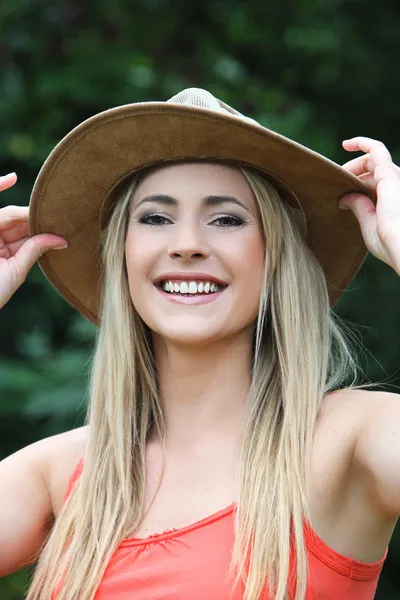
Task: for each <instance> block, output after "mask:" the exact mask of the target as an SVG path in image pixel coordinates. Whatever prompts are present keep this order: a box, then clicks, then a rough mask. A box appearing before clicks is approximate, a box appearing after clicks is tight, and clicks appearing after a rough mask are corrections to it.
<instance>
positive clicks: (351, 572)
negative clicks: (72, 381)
mask: <svg viewBox="0 0 400 600" xmlns="http://www.w3.org/2000/svg"><path fill="white" fill-rule="evenodd" d="M82 464H83V463H82V461H80V463H79V464H78V466H77V467H76V469H75V471H74V473H73V475H72V477H71V480H70V483H69V486H68V490H67V493H66V496H65V498H67V497H68V495H69V494H70V493H71V490H72V487H73V485H74V484H75V482H76V480H77V479H78V477H79V475H80V473H81V470H82ZM234 512H235V503H232V504H231V505H230V506H227V507H226V508H224V509H222V510H220V511H218V512H216V513H214V514H213V515H210V516H209V517H206V518H205V519H202V520H200V521H197V522H196V523H193V524H192V525H188V526H187V527H182V528H180V529H171V530H167V531H164V532H163V533H160V534H155V535H151V536H149V537H147V538H134V537H133V538H129V539H125V540H123V541H122V542H121V543H120V545H119V546H118V548H117V550H116V552H115V554H114V555H113V557H112V559H111V561H110V563H109V564H108V566H107V568H106V571H105V573H104V577H103V579H102V581H101V584H100V586H99V588H98V590H97V592H96V595H95V600H130V599H131V598H133V597H134V598H135V599H137V600H242V599H243V592H244V589H243V587H242V588H240V587H239V586H238V588H237V590H236V592H235V594H233V595H232V596H230V594H231V590H232V584H229V581H228V579H227V577H226V575H227V569H228V567H229V563H230V555H231V550H232V547H233V542H234ZM304 534H305V541H306V549H307V558H308V561H309V572H310V575H309V580H308V587H307V596H306V600H317V599H318V600H338V599H340V600H372V599H373V598H374V595H375V591H376V587H377V583H378V579H379V575H380V572H381V570H382V566H383V563H384V560H385V558H386V555H387V549H386V552H385V554H384V556H383V557H382V558H381V559H380V560H379V561H377V562H373V563H364V562H361V561H357V560H354V559H353V558H349V557H346V556H343V555H341V554H339V553H338V552H336V550H333V549H332V548H330V547H329V546H327V544H325V542H323V541H322V540H321V538H319V537H318V535H317V534H316V533H315V532H314V531H313V529H312V528H311V527H310V526H309V525H306V526H305V528H304ZM292 595H293V590H291V596H290V597H293V596H292ZM263 600H268V598H267V596H265V597H263Z"/></svg>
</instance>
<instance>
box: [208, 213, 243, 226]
mask: <svg viewBox="0 0 400 600" xmlns="http://www.w3.org/2000/svg"><path fill="white" fill-rule="evenodd" d="M212 223H216V224H217V225H218V227H239V226H240V225H243V223H244V221H243V219H240V218H239V217H234V216H233V215H221V216H220V217H217V218H216V219H214V220H213V221H212Z"/></svg>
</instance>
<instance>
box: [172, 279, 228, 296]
mask: <svg viewBox="0 0 400 600" xmlns="http://www.w3.org/2000/svg"><path fill="white" fill-rule="evenodd" d="M160 287H161V288H162V289H163V290H164V292H167V293H168V294H182V295H195V294H196V295H198V294H215V293H216V292H219V291H221V290H222V289H224V288H223V286H222V285H218V284H217V283H214V282H213V281H181V280H179V281H161V282H160Z"/></svg>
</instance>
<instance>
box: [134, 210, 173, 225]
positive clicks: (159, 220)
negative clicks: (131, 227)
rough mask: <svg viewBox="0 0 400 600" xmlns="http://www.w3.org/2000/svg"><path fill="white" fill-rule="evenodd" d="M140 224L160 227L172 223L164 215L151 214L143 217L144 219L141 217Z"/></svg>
mask: <svg viewBox="0 0 400 600" xmlns="http://www.w3.org/2000/svg"><path fill="white" fill-rule="evenodd" d="M139 223H143V224H144V225H151V226H153V227H157V226H158V225H165V224H168V223H171V221H170V220H169V219H167V217H164V216H163V215H158V214H155V213H151V214H147V215H143V217H141V218H140V219H139Z"/></svg>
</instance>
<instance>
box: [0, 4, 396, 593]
mask: <svg viewBox="0 0 400 600" xmlns="http://www.w3.org/2000/svg"><path fill="white" fill-rule="evenodd" d="M399 17H400V7H399V4H398V0H381V1H380V2H379V3H376V2H372V1H370V0H369V1H367V0H296V1H290V0H280V1H279V2H266V1H265V0H247V1H246V2H243V1H236V0H209V1H206V2H194V1H193V2H190V1H188V0H174V2H172V1H171V2H168V1H167V0H141V1H138V0H135V1H132V0H130V1H128V0H125V1H124V0H119V1H117V0H108V1H105V0H98V1H97V2H89V1H86V2H84V1H81V2H79V1H77V0H76V1H68V0H56V1H53V2H50V1H47V0H0V173H1V174H6V173H8V172H11V171H16V172H17V174H18V176H19V181H18V184H17V185H16V186H15V188H13V189H11V190H8V191H6V192H5V193H3V194H2V195H1V198H0V206H3V205H7V204H18V205H27V204H28V203H29V196H30V192H31V189H32V186H33V183H34V180H35V177H36V175H37V173H38V171H39V169H40V167H41V165H42V163H43V161H44V160H45V158H46V157H47V155H48V153H49V152H50V150H51V149H52V148H53V147H54V145H55V144H56V143H57V142H58V141H59V140H60V139H61V138H62V137H63V136H64V135H65V134H66V133H68V131H70V130H71V129H72V128H73V127H74V126H76V125H77V124H78V123H80V122H81V121H82V120H84V119H86V118H87V117H90V116H92V115H93V114H95V113H97V112H99V111H101V110H105V109H108V108H111V107H113V106H117V105H120V104H126V103H130V102H137V101H147V100H166V99H168V98H169V97H171V96H173V95H174V94H176V93H177V92H178V91H180V90H182V89H184V88H186V87H204V88H206V89H208V90H210V91H211V92H212V93H213V94H214V95H216V96H217V97H219V98H220V99H221V100H224V101H225V102H227V103H228V104H230V105H232V106H233V107H235V108H236V109H238V110H239V111H241V112H243V113H244V114H246V115H249V116H252V117H254V118H255V119H257V120H258V121H260V122H261V123H262V124H263V125H266V126H268V127H270V128H271V129H274V130H276V131H278V132H279V133H282V134H284V135H287V136H289V137H291V138H293V139H295V140H296V141H298V142H301V143H303V144H305V145H307V146H309V147H311V148H312V149H314V150H316V151H318V152H321V153H322V154H324V155H326V156H328V157H329V158H331V159H333V160H335V161H337V162H339V163H343V162H345V161H346V160H348V155H346V153H345V152H344V151H343V150H342V149H341V140H342V139H344V138H348V137H352V136H354V135H367V136H370V137H375V138H377V139H380V140H382V141H383V142H384V143H385V144H386V145H387V146H388V147H389V149H390V150H391V152H392V155H393V158H394V159H395V160H396V162H397V163H399V162H400V140H399V135H398V128H399V114H398V110H399V106H400V78H399V77H398V62H399V54H400V34H399ZM233 143H234V141H233ZM82 168H83V169H84V168H85V166H84V165H82ZM337 235H340V231H338V232H337ZM399 301H400V280H399V277H398V276H397V275H396V274H395V272H394V271H392V270H391V269H390V268H389V267H387V266H386V265H384V264H382V263H380V262H379V261H377V260H376V259H374V258H373V257H372V256H369V257H368V259H367V261H366V263H364V266H363V268H362V269H361V271H360V273H359V275H358V276H357V278H356V279H355V281H354V282H353V284H352V285H351V286H350V288H349V291H348V292H347V293H346V294H344V296H343V297H342V298H341V300H340V301H339V303H338V304H337V305H336V306H335V311H337V313H338V314H340V315H341V316H343V317H345V318H346V319H348V320H349V321H351V322H352V323H354V324H355V326H357V330H358V332H359V338H360V340H361V341H362V343H363V344H364V345H365V348H366V350H365V351H364V352H362V353H361V356H360V359H361V362H362V365H363V368H364V371H365V379H368V380H372V381H374V382H376V381H382V380H385V385H384V388H383V389H386V390H388V391H392V392H398V391H399V389H400V388H399V387H398V386H399V384H400V375H399V366H400V365H399V362H400V360H399V359H400V341H399V337H400V336H399V334H400V310H399ZM93 342H94V327H93V326H92V325H91V324H90V323H88V322H87V321H85V320H84V319H83V317H80V316H79V315H78V314H77V313H76V312H75V311H74V310H73V309H72V308H71V307H70V306H69V305H68V304H67V303H66V302H65V301H64V300H63V299H62V298H61V297H60V296H59V295H58V294H57V293H56V292H55V291H54V289H53V288H52V287H51V285H50V284H49V283H48V282H47V281H46V279H45V277H44V276H43V274H42V273H41V271H40V269H39V268H38V267H37V266H35V267H34V269H33V270H32V272H31V273H30V275H29V277H28V280H27V282H26V283H25V284H24V286H23V287H22V288H21V289H20V290H19V291H18V292H17V293H16V295H15V296H14V297H13V298H12V300H11V301H10V302H9V303H8V305H7V306H6V307H5V308H4V309H3V310H2V311H1V317H0V457H4V456H6V455H8V454H10V453H11V452H14V451H15V450H17V449H19V448H21V447H23V446H25V445H27V444H29V443H31V442H33V441H35V440H37V439H40V438H42V437H45V436H48V435H52V434H54V433H58V432H61V431H64V430H66V429H70V428H72V427H76V426H78V425H80V424H81V423H82V418H83V414H84V411H85V406H86V404H85V402H86V396H85V392H86V385H87V372H88V368H89V364H90V360H91V353H92V350H93ZM380 389H382V387H381V388H380ZM0 493H1V492H0ZM399 561H400V534H399V533H398V532H395V535H394V537H393V539H392V542H391V545H390V551H389V556H388V558H387V561H386V564H385V566H384V570H383V573H382V576H381V579H380V582H379V588H378V594H377V598H378V599H379V600H394V599H395V598H398V597H399V594H398V591H397V589H398V585H399V575H398V571H399V569H398V566H397V565H398V563H399ZM28 580H29V573H28V572H27V571H21V572H19V573H16V574H13V575H11V576H9V577H6V578H3V579H2V580H0V600H21V599H22V598H23V595H24V590H25V589H26V585H27V583H28Z"/></svg>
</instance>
